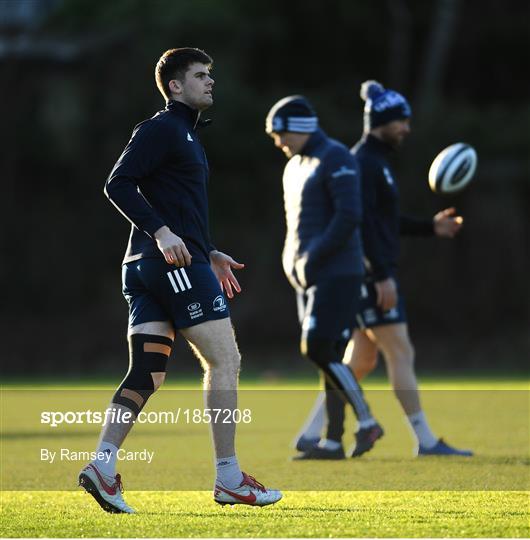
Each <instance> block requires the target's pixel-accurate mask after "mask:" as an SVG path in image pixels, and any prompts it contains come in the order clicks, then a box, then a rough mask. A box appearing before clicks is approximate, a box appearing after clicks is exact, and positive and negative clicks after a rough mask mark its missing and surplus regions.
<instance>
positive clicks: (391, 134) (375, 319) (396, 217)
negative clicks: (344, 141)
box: [297, 81, 472, 456]
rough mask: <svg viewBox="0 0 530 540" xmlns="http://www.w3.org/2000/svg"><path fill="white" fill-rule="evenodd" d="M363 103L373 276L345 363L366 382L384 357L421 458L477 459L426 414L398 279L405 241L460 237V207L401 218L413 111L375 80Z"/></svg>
mask: <svg viewBox="0 0 530 540" xmlns="http://www.w3.org/2000/svg"><path fill="white" fill-rule="evenodd" d="M361 97H362V99H364V100H365V101H366V104H365V108H364V133H363V136H362V138H361V140H360V141H359V142H358V143H357V144H356V145H355V146H354V147H353V148H352V150H351V152H352V154H353V155H354V156H355V157H356V158H357V160H358V163H359V167H360V172H361V184H362V190H361V191H362V199H363V212H364V213H363V222H362V239H363V247H364V254H365V262H366V266H367V273H366V276H365V280H364V283H363V286H362V288H361V302H360V307H359V310H358V313H357V317H356V327H355V330H354V333H353V337H352V339H351V340H350V342H349V343H348V347H347V352H346V355H345V360H344V362H345V364H346V365H347V366H348V368H349V369H351V371H352V372H353V373H354V374H355V376H356V377H357V378H358V379H359V380H360V379H362V378H363V377H365V376H366V375H367V374H369V373H370V372H371V371H373V369H374V368H375V367H376V365H377V358H378V351H380V352H381V353H382V355H383V357H384V359H385V362H386V367H387V371H388V375H389V378H390V381H391V383H392V387H393V389H394V392H395V394H396V397H397V399H398V400H399V402H400V404H401V406H402V408H403V411H404V412H405V415H406V418H407V421H408V424H409V425H410V427H411V431H412V433H413V435H414V438H415V443H416V444H415V453H416V454H417V455H420V456H424V455H439V456H449V455H458V456H471V455H472V452H471V451H469V450H459V449H457V448H453V447H452V446H450V445H448V444H447V443H446V442H444V441H443V439H441V438H438V437H437V436H436V435H434V433H433V432H432V430H431V427H430V426H429V423H428V421H427V418H426V416H425V413H424V411H423V410H422V407H421V404H420V398H419V393H418V383H417V380H416V375H415V372H414V348H413V346H412V343H411V340H410V337H409V332H408V326H407V316H406V312H405V303H404V299H403V294H402V291H401V289H400V286H399V281H398V277H397V268H398V255H399V235H400V234H410V235H425V236H430V235H436V236H438V237H441V238H453V237H454V236H455V235H456V234H457V233H458V232H459V231H460V229H461V227H462V225H463V219H462V217H461V216H456V215H455V209H454V208H448V209H445V210H442V211H441V212H438V213H437V214H436V215H435V216H434V218H432V219H428V220H423V219H417V218H412V217H407V216H404V215H401V214H400V211H399V201H398V186H397V182H396V178H395V175H394V173H393V171H392V166H391V165H390V162H389V157H390V155H391V153H392V152H393V151H395V150H397V149H398V148H399V147H400V145H401V144H402V142H403V140H404V139H405V138H406V137H407V135H408V134H409V133H410V116H411V108H410V105H409V103H408V101H407V100H406V99H405V98H404V97H403V96H402V95H401V94H399V93H397V92H395V91H393V90H386V89H385V88H384V87H383V86H382V85H381V84H379V83H378V82H376V81H366V82H365V83H363V85H362V87H361ZM326 401H327V414H328V415H331V416H330V419H329V424H330V425H333V426H334V430H335V431H336V432H338V433H339V434H341V433H342V431H343V422H344V406H343V404H342V402H341V401H340V400H338V399H337V398H336V396H334V395H333V394H332V393H329V394H327V395H326ZM323 416H324V408H323V405H321V404H320V402H318V403H317V405H316V407H315V408H314V410H313V411H312V412H311V415H310V418H309V419H308V421H307V423H306V426H305V427H304V429H303V430H302V433H301V434H300V435H299V437H298V441H297V442H298V445H299V446H304V445H305V446H308V445H310V444H314V441H315V440H316V439H318V437H319V433H320V432H321V430H322V427H323ZM328 429H329V428H328ZM309 451H310V450H309Z"/></svg>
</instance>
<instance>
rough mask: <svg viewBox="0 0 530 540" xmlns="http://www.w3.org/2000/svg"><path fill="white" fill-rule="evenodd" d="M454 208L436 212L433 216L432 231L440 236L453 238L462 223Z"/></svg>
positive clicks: (462, 219) (462, 220)
mask: <svg viewBox="0 0 530 540" xmlns="http://www.w3.org/2000/svg"><path fill="white" fill-rule="evenodd" d="M455 214H456V209H455V208H446V209H445V210H442V211H441V212H438V213H437V214H436V215H435V216H434V218H433V223H434V233H435V234H436V236H440V237H442V238H453V237H454V236H455V235H456V234H457V233H458V231H459V230H460V229H461V228H462V225H463V224H464V218H463V217H462V216H456V215H455Z"/></svg>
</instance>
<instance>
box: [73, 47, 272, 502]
mask: <svg viewBox="0 0 530 540" xmlns="http://www.w3.org/2000/svg"><path fill="white" fill-rule="evenodd" d="M211 65H212V59H211V58H210V56H208V55H207V54H206V53H205V52H203V51H201V50H199V49H194V48H180V49H171V50H168V51H166V52H165V53H164V54H163V55H162V56H161V58H160V59H159V61H158V63H157V65H156V70H155V77H156V83H157V86H158V89H159V90H160V92H161V93H162V95H163V97H164V98H165V99H166V101H167V104H166V107H165V109H164V110H162V111H160V112H158V113H156V114H155V115H154V116H153V117H152V118H150V119H148V120H145V121H143V122H141V123H140V124H138V125H137V126H136V127H135V128H134V131H133V134H132V137H131V139H130V141H129V143H128V144H127V146H126V148H125V150H124V151H123V153H122V155H121V156H120V158H119V159H118V161H117V162H116V164H115V166H114V168H113V169H112V171H111V173H110V176H109V178H108V179H107V182H106V185H105V193H106V195H107V197H108V198H109V199H110V201H111V202H112V203H113V204H114V205H115V206H116V208H117V209H118V210H119V211H120V212H121V213H122V214H123V215H124V216H125V217H126V218H127V219H128V220H129V221H130V222H131V225H132V226H131V234H130V238H129V244H128V247H127V251H126V254H125V258H124V261H123V267H122V281H123V294H124V296H125V298H126V300H127V302H128V304H129V329H128V342H129V358H130V362H129V370H128V372H127V374H126V375H125V378H124V379H123V381H122V383H121V384H120V386H119V388H118V389H117V391H116V393H115V394H114V397H113V398H112V402H111V407H113V408H116V409H120V410H122V412H124V413H125V412H128V413H130V416H131V418H132V420H131V421H130V422H120V423H109V424H108V425H106V426H104V427H103V430H102V433H101V438H100V442H99V446H98V448H97V456H102V459H99V458H98V459H96V460H94V461H92V462H91V463H90V464H88V465H87V466H86V467H85V468H84V469H83V470H82V471H81V473H80V475H79V483H80V485H81V486H82V487H83V488H84V489H85V490H86V491H88V492H89V493H90V494H91V495H93V496H94V498H95V499H96V501H97V502H98V503H99V504H100V506H101V507H102V508H103V509H104V510H106V511H107V512H111V513H133V512H134V510H133V509H132V508H131V507H130V506H129V505H127V504H126V503H125V501H124V500H123V498H122V494H121V492H122V483H121V477H120V475H119V474H116V470H115V466H116V457H117V451H118V449H119V448H120V446H121V445H122V443H123V441H124V439H125V437H126V436H127V434H128V432H129V430H130V428H131V427H132V425H133V421H134V418H136V417H137V416H138V414H139V413H140V411H141V410H142V407H144V405H145V403H146V401H147V400H148V398H149V397H150V396H151V395H152V394H153V393H154V392H155V391H156V390H157V389H158V388H160V385H161V384H162V383H163V381H164V378H165V375H166V365H167V360H168V357H169V355H170V353H171V348H172V345H173V340H174V338H175V333H176V332H177V331H178V332H180V334H181V335H182V336H183V337H184V338H185V339H186V340H187V341H188V342H189V344H190V345H191V347H192V349H193V350H194V352H195V353H196V355H197V357H198V358H199V360H200V361H201V364H202V366H203V369H204V390H205V402H206V407H208V408H210V409H221V410H230V411H233V410H235V409H236V407H237V385H238V375H239V366H240V354H239V351H238V348H237V344H236V339H235V335H234V331H233V329H232V324H231V321H230V314H229V309H228V305H227V303H226V300H225V295H224V293H226V295H227V296H228V297H229V298H232V297H233V295H234V290H235V291H237V292H241V287H240V286H239V283H238V281H237V279H236V277H235V276H234V274H233V271H232V270H234V269H241V268H243V266H244V265H243V264H240V263H238V262H236V261H235V260H234V259H233V258H232V257H230V256H229V255H226V254H224V253H222V252H220V251H217V250H216V249H215V247H214V246H213V245H212V243H211V240H210V233H209V226H208V198H207V182H208V163H207V161H206V155H205V153H204V148H203V146H202V144H201V142H200V139H199V133H198V128H199V127H201V126H202V125H203V124H204V123H205V122H203V121H202V120H201V119H200V115H201V112H202V111H204V110H205V109H207V108H208V107H210V106H211V105H212V103H213V95H212V90H213V85H214V81H213V79H212V77H211V75H210V68H211ZM223 291H224V293H223ZM122 418H123V414H122ZM211 431H212V436H213V445H214V450H215V458H216V481H215V488H214V500H215V501H216V502H218V503H220V504H248V505H257V506H264V505H268V504H273V503H275V502H277V501H279V500H280V499H281V496H282V495H281V493H280V492H279V491H277V490H272V489H267V488H265V487H264V486H263V485H262V484H260V483H259V482H257V481H256V480H255V479H254V478H253V477H252V476H249V475H247V474H245V473H244V472H242V471H241V469H240V467H239V464H238V460H237V458H236V453H235V446H234V438H235V423H234V422H231V423H224V422H218V423H215V422H212V423H211Z"/></svg>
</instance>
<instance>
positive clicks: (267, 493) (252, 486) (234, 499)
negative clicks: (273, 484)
mask: <svg viewBox="0 0 530 540" xmlns="http://www.w3.org/2000/svg"><path fill="white" fill-rule="evenodd" d="M281 498H282V493H281V491H278V490H277V489H267V488H266V487H265V486H264V485H263V484H260V483H259V482H258V481H257V480H256V479H255V478H253V477H252V476H249V475H248V474H246V473H243V481H242V482H241V484H239V487H237V488H234V489H228V488H227V487H225V486H224V485H223V484H222V483H221V482H219V481H217V482H216V484H215V489H214V492H213V500H214V501H215V502H216V503H219V504H223V505H224V504H249V505H251V506H267V505H268V504H274V503H276V502H278V501H279V500H280V499H281Z"/></svg>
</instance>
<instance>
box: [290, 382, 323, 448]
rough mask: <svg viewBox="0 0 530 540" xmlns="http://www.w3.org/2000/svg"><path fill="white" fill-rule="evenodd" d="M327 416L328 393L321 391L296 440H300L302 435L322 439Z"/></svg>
mask: <svg viewBox="0 0 530 540" xmlns="http://www.w3.org/2000/svg"><path fill="white" fill-rule="evenodd" d="M326 416H327V415H326V393H325V392H320V393H319V394H318V396H317V399H316V401H315V404H314V405H313V408H312V409H311V412H310V413H309V416H308V417H307V420H306V422H305V424H304V426H303V427H302V429H301V431H300V433H299V434H298V435H297V437H296V440H297V441H298V439H299V438H300V437H305V438H307V439H320V433H321V432H322V428H323V427H324V423H325V421H326Z"/></svg>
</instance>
